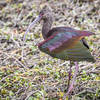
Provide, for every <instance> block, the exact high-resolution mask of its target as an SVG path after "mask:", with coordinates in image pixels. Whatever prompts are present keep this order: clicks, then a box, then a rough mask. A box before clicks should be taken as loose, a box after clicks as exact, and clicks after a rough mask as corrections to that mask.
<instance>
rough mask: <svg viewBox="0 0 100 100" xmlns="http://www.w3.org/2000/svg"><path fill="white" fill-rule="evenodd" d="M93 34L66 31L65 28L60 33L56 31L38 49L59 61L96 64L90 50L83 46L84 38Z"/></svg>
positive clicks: (72, 30)
mask: <svg viewBox="0 0 100 100" xmlns="http://www.w3.org/2000/svg"><path fill="white" fill-rule="evenodd" d="M61 29H62V28H61ZM51 31H52V30H51ZM53 32H54V31H53ZM92 34H93V33H91V32H88V31H78V30H74V29H70V28H68V29H67V30H66V29H65V28H63V29H62V30H60V32H58V31H55V33H53V34H52V35H51V36H49V37H48V38H47V39H46V40H44V41H43V42H41V43H40V44H39V46H38V47H39V49H40V50H41V51H43V52H45V53H47V54H49V55H51V56H52V57H56V58H59V59H63V60H72V61H91V62H94V61H95V60H94V58H93V57H92V55H91V53H90V52H89V50H88V48H87V47H86V46H85V45H84V44H83V42H84V41H82V40H81V39H82V38H83V37H85V36H89V35H92ZM84 43H85V42H84Z"/></svg>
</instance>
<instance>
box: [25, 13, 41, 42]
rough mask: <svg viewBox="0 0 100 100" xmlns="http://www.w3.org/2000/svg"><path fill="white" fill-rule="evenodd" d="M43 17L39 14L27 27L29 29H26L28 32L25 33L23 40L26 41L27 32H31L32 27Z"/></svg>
mask: <svg viewBox="0 0 100 100" xmlns="http://www.w3.org/2000/svg"><path fill="white" fill-rule="evenodd" d="M41 18H42V16H41V15H39V16H38V17H37V18H36V19H35V20H34V21H33V22H32V23H31V24H30V25H29V26H28V28H27V30H26V32H25V34H24V37H23V41H25V39H26V35H27V33H28V32H29V30H30V28H31V27H32V26H33V25H34V24H35V23H36V22H38V21H40V19H41Z"/></svg>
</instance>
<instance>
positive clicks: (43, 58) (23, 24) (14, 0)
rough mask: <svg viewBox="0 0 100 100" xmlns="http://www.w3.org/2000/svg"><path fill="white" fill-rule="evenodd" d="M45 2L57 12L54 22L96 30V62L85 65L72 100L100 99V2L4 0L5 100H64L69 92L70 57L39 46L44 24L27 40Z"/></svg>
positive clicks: (0, 99) (1, 80)
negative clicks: (58, 56) (61, 57)
mask: <svg viewBox="0 0 100 100" xmlns="http://www.w3.org/2000/svg"><path fill="white" fill-rule="evenodd" d="M44 4H48V6H50V7H51V8H52V11H53V12H54V18H55V22H54V23H53V26H68V27H72V28H75V29H80V30H87V31H91V32H94V33H95V35H94V36H90V37H88V38H86V39H87V41H88V43H89V45H90V50H91V52H92V54H93V56H94V57H95V59H96V63H87V62H80V63H79V66H80V69H79V74H78V76H77V80H76V81H77V82H76V84H75V88H74V90H73V92H72V94H71V100H100V0H0V100H62V97H63V95H64V93H66V91H67V81H68V71H69V61H62V60H59V59H54V58H52V57H50V56H48V55H46V54H44V53H42V52H40V51H39V50H38V48H37V44H38V43H39V42H40V41H42V40H43V38H42V35H41V26H42V25H41V24H39V23H38V24H36V25H35V26H34V27H33V28H32V29H31V30H30V33H29V34H28V36H27V41H26V42H25V44H23V41H22V38H23V35H24V33H25V31H26V29H27V27H28V25H29V24H30V23H31V22H32V21H33V20H34V19H35V18H36V16H37V15H38V13H39V11H40V10H41V8H42V7H43V6H44ZM72 69H73V72H74V66H73V68H72Z"/></svg>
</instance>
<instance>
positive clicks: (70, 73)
mask: <svg viewBox="0 0 100 100" xmlns="http://www.w3.org/2000/svg"><path fill="white" fill-rule="evenodd" d="M71 76H72V62H71V61H70V69H69V75H68V88H69V85H70V80H71ZM67 90H68V89H67Z"/></svg>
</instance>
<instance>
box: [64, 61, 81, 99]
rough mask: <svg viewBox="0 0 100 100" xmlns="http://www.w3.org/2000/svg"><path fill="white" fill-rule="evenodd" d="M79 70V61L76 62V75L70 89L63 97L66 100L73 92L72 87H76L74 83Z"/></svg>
mask: <svg viewBox="0 0 100 100" xmlns="http://www.w3.org/2000/svg"><path fill="white" fill-rule="evenodd" d="M78 70H79V66H78V63H77V62H75V73H74V76H73V80H72V83H71V85H70V87H69V89H68V92H67V93H66V94H65V95H64V97H63V99H64V100H65V98H66V97H67V96H68V95H69V94H70V93H71V92H72V89H73V87H74V83H75V80H76V76H77V73H78Z"/></svg>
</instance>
